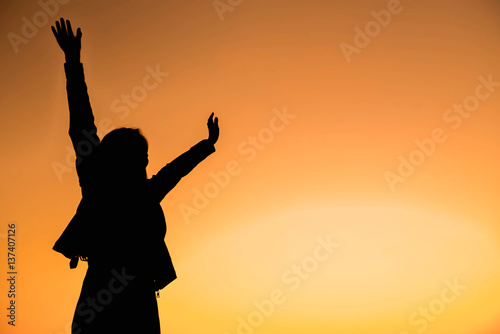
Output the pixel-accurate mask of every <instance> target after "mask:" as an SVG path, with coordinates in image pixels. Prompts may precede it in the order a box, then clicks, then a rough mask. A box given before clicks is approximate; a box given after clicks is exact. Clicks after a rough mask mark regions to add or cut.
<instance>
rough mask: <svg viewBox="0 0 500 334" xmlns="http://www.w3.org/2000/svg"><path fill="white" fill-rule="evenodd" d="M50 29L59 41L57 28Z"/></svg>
mask: <svg viewBox="0 0 500 334" xmlns="http://www.w3.org/2000/svg"><path fill="white" fill-rule="evenodd" d="M50 28H51V29H52V32H53V33H54V36H55V37H56V39H57V31H56V28H54V26H50Z"/></svg>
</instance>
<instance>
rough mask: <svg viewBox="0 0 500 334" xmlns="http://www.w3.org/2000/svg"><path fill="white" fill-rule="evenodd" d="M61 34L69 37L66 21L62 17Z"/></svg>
mask: <svg viewBox="0 0 500 334" xmlns="http://www.w3.org/2000/svg"><path fill="white" fill-rule="evenodd" d="M61 32H62V33H63V35H67V34H68V32H67V31H66V24H65V23H64V19H63V18H62V17H61Z"/></svg>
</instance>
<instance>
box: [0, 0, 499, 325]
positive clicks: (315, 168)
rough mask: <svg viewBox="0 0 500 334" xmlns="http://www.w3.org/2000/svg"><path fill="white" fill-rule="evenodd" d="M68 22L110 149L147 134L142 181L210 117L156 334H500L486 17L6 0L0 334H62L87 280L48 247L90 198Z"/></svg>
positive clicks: (388, 9)
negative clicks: (212, 145) (80, 172)
mask: <svg viewBox="0 0 500 334" xmlns="http://www.w3.org/2000/svg"><path fill="white" fill-rule="evenodd" d="M60 17H64V18H66V19H69V20H71V23H72V25H73V27H74V29H76V28H77V27H80V28H81V29H82V32H83V38H82V58H81V59H82V63H83V64H84V68H85V75H86V81H87V85H88V88H89V95H90V99H91V103H92V107H93V111H94V114H95V117H96V124H97V126H98V128H99V131H100V135H101V138H102V136H103V135H104V134H106V133H107V132H109V131H110V130H112V129H114V128H117V127H122V126H125V127H138V128H140V129H141V130H142V131H143V133H144V135H145V136H146V138H147V139H148V141H149V145H150V151H149V160H150V164H149V166H148V169H147V171H148V175H149V176H151V175H154V174H155V173H156V172H157V171H158V170H159V169H160V168H161V167H163V166H164V165H165V164H166V163H168V162H169V161H171V160H172V159H174V158H175V157H177V156H178V155H179V154H181V153H183V152H184V151H186V150H187V149H189V148H190V147H191V146H193V145H194V144H196V143H197V142H198V141H199V140H201V139H204V138H206V137H207V135H208V132H207V128H206V121H207V118H208V116H209V115H210V113H212V112H214V113H215V114H216V116H218V117H219V125H220V139H219V142H218V143H217V144H216V150H217V151H216V152H215V153H214V154H213V155H211V156H210V157H209V158H207V159H206V160H205V161H203V163H201V164H200V165H199V166H198V167H197V168H196V169H195V170H194V171H193V172H192V173H191V174H190V175H188V176H187V177H186V178H185V179H183V180H182V181H181V182H180V183H179V184H178V185H177V186H176V188H175V189H174V190H173V191H171V193H169V194H168V195H167V197H166V198H165V199H164V200H163V202H162V207H163V209H164V211H165V216H166V220H167V225H168V231H167V236H166V241H167V245H168V246H169V249H170V252H171V255H172V258H173V261H174V265H175V268H176V270H177V274H178V279H176V280H175V281H174V282H173V283H171V284H170V285H168V286H167V287H166V288H165V289H163V290H162V291H161V296H160V298H159V299H158V305H159V311H160V319H161V326H162V333H164V334H166V333H171V334H193V333H200V334H201V333H203V334H234V333H244V334H251V333H256V334H275V333H287V334H305V333H314V334H332V333H341V334H365V333H366V334H374V333H376V334H379V333H380V334H416V333H426V334H497V333H500V210H499V207H500V206H499V204H500V2H498V1H493V0H463V1H452V0H435V1H434V0H401V1H396V0H390V1H389V0H380V1H379V0H370V1H364V0H359V1H358V0H356V1H355V0H288V1H285V0H267V1H265V0H219V1H213V0H203V1H201V0H192V1H187V0H185V1H181V0H175V1H173V0H169V1H160V0H130V1H96V0H60V2H56V0H42V1H40V2H38V1H11V0H2V1H0V27H1V32H2V36H3V37H2V39H1V41H0V73H1V76H2V80H1V81H0V89H1V92H2V94H1V98H0V124H2V131H0V142H1V143H2V144H1V157H2V164H1V167H0V168H1V173H0V180H1V185H2V194H1V196H0V208H1V210H0V223H1V224H0V243H1V247H2V250H1V252H0V253H1V254H2V256H0V267H1V268H2V272H1V277H2V279H1V280H0V303H1V304H0V306H1V307H0V308H1V309H2V313H1V319H2V321H1V323H0V332H1V333H9V334H10V333H22V334H30V333H42V334H45V333H47V334H62V333H66V334H69V333H70V331H69V324H70V322H71V319H72V316H73V312H74V309H75V307H76V302H77V299H78V296H79V293H80V288H81V284H82V280H83V277H84V275H85V270H86V268H87V264H86V263H84V262H83V263H80V264H79V265H78V268H77V269H74V270H70V269H69V265H68V262H69V261H68V260H67V259H66V258H65V257H64V256H62V255H61V254H59V253H56V252H54V251H53V250H52V246H53V244H54V242H55V241H56V240H57V238H58V237H59V235H60V234H61V232H62V231H63V229H64V228H65V227H66V225H67V223H68V222H69V220H70V219H71V217H72V216H73V214H74V213H75V210H76V207H77V205H78V203H79V201H80V198H81V193H80V188H79V186H78V180H77V176H76V172H75V170H74V156H73V155H72V154H71V143H70V139H69V136H68V120H69V117H68V106H67V99H66V91H65V75H64V67H63V63H64V55H63V53H62V51H61V50H60V48H59V46H58V45H57V43H56V41H55V39H54V36H53V35H52V32H51V30H50V26H51V25H53V24H54V21H55V20H56V19H59V18H60ZM12 223H15V224H16V232H17V233H16V243H17V246H16V247H17V248H16V259H17V271H18V275H17V295H16V305H17V318H16V326H15V327H12V326H9V325H8V324H7V321H8V318H7V317H6V315H7V312H8V311H7V309H6V308H7V306H8V303H9V302H10V299H9V298H8V297H7V292H8V289H9V287H8V285H7V280H6V278H7V276H8V275H7V271H8V268H7V254H6V253H7V250H6V248H7V238H6V235H7V229H8V227H7V225H8V224H12ZM137 243H139V244H140V243H141V222H137ZM144 256H147V254H144ZM138 307H140V305H138Z"/></svg>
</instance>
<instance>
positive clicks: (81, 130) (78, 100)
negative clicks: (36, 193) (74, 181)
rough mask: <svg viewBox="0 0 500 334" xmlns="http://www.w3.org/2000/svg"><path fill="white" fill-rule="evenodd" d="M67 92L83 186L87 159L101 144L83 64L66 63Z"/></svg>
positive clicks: (78, 169)
mask: <svg viewBox="0 0 500 334" xmlns="http://www.w3.org/2000/svg"><path fill="white" fill-rule="evenodd" d="M64 70H65V72H66V91H67V93H68V106H69V136H70V138H71V142H72V143H73V148H74V149H75V153H76V171H77V173H78V177H79V179H80V185H82V178H83V179H84V178H85V172H86V170H87V168H86V167H87V166H86V164H85V162H86V160H88V159H86V158H89V157H90V155H91V154H92V152H94V151H95V149H96V147H97V146H98V145H99V143H100V139H99V137H98V136H97V128H96V126H95V124H94V115H93V114H92V108H91V106H90V99H89V95H88V93H87V85H86V84H85V76H84V73H83V64H82V63H65V64H64Z"/></svg>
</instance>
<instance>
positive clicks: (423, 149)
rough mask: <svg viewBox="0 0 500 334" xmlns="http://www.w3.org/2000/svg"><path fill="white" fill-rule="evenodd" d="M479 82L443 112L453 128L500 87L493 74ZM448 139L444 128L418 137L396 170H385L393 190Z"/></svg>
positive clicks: (459, 125)
mask: <svg viewBox="0 0 500 334" xmlns="http://www.w3.org/2000/svg"><path fill="white" fill-rule="evenodd" d="M478 81H479V84H478V85H477V86H476V89H475V91H474V94H471V95H469V96H467V97H466V98H465V99H464V100H463V101H462V103H458V104H457V103H455V104H454V105H453V107H452V108H449V109H447V110H446V111H445V112H444V113H443V120H444V122H445V123H447V124H449V126H450V127H451V129H452V130H458V129H459V128H460V127H461V126H462V123H463V121H464V119H467V118H469V117H470V116H471V114H472V113H473V112H475V111H477V110H478V108H479V106H480V104H481V102H482V101H485V100H487V99H488V98H490V97H491V95H492V94H493V93H494V92H495V91H496V87H500V81H493V75H492V74H489V75H488V77H487V78H485V77H484V76H479V77H478ZM447 139H448V135H447V134H446V131H445V130H444V129H443V128H440V127H437V128H434V129H433V130H432V131H431V132H430V134H429V136H428V137H427V138H423V139H416V140H415V141H414V143H415V146H416V148H415V149H414V150H413V151H411V152H410V153H408V154H407V155H406V156H403V155H399V156H398V160H399V165H398V167H397V169H396V171H394V172H392V171H385V172H384V178H385V181H386V182H387V185H388V186H389V188H390V189H391V191H392V192H394V191H396V185H397V184H399V183H404V182H405V181H406V179H407V178H409V177H410V176H412V175H413V173H415V171H416V168H417V167H419V166H422V164H423V163H424V162H425V161H426V159H427V158H429V157H430V156H432V155H433V154H434V153H435V152H436V150H437V147H438V145H440V144H443V143H444V142H445V141H446V140H447Z"/></svg>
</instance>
